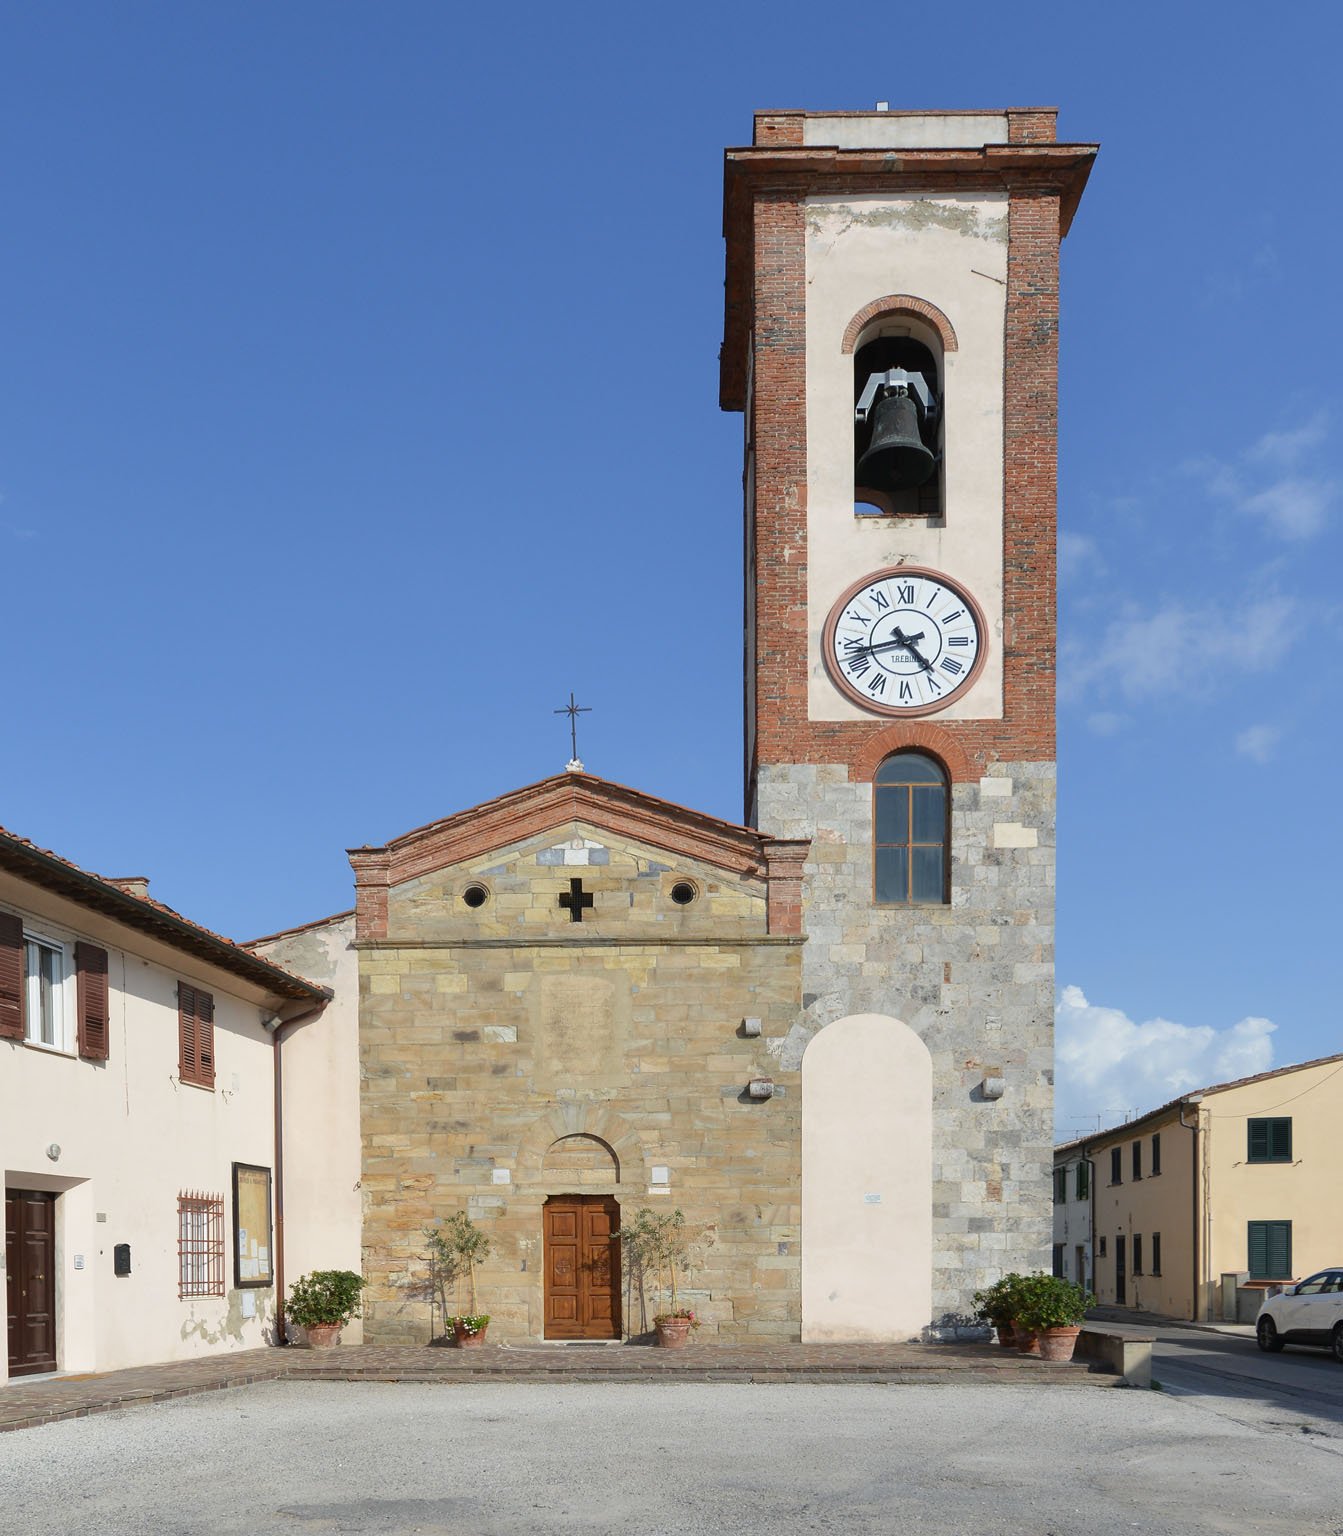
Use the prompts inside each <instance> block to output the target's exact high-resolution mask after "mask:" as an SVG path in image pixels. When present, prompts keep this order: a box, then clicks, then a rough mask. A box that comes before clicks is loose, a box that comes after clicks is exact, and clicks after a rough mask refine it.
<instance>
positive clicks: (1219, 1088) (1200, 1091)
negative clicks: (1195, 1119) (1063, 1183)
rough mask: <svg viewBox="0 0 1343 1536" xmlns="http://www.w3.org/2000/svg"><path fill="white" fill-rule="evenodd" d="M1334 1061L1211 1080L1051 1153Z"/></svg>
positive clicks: (1302, 1063) (1301, 1063)
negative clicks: (1199, 1101)
mask: <svg viewBox="0 0 1343 1536" xmlns="http://www.w3.org/2000/svg"><path fill="white" fill-rule="evenodd" d="M1336 1061H1337V1062H1343V1052H1340V1053H1339V1054H1338V1055H1335V1056H1316V1057H1315V1058H1314V1059H1313V1060H1312V1061H1297V1062H1293V1063H1292V1064H1291V1065H1290V1066H1286V1067H1274V1068H1273V1069H1272V1070H1271V1071H1268V1072H1254V1073H1252V1074H1251V1075H1250V1076H1249V1077H1233V1078H1232V1079H1231V1080H1230V1082H1226V1083H1213V1084H1212V1085H1211V1086H1210V1087H1208V1088H1191V1089H1190V1090H1189V1091H1188V1092H1187V1093H1181V1094H1177V1095H1176V1097H1175V1098H1173V1099H1169V1100H1167V1102H1166V1103H1165V1104H1158V1105H1157V1107H1156V1108H1155V1109H1149V1110H1148V1111H1147V1113H1146V1114H1143V1115H1135V1116H1134V1118H1133V1119H1132V1120H1125V1121H1124V1122H1123V1123H1122V1124H1121V1125H1114V1126H1111V1127H1110V1128H1109V1130H1105V1131H1095V1132H1093V1133H1092V1134H1091V1135H1090V1136H1077V1137H1075V1138H1074V1139H1073V1140H1072V1141H1061V1142H1058V1143H1056V1144H1055V1147H1054V1155H1055V1156H1056V1157H1057V1156H1058V1154H1059V1153H1060V1152H1067V1151H1071V1150H1072V1148H1074V1147H1081V1146H1084V1145H1089V1144H1091V1143H1093V1142H1097V1141H1108V1140H1109V1139H1110V1137H1112V1136H1123V1135H1125V1134H1126V1133H1127V1132H1128V1131H1130V1130H1132V1129H1133V1127H1134V1126H1135V1125H1142V1124H1143V1123H1144V1122H1145V1121H1148V1120H1155V1119H1156V1118H1157V1117H1158V1116H1160V1115H1168V1114H1169V1113H1170V1112H1171V1110H1173V1109H1176V1108H1178V1107H1179V1106H1180V1105H1181V1104H1188V1103H1190V1102H1191V1101H1192V1100H1195V1099H1203V1098H1206V1097H1207V1096H1208V1095H1209V1094H1210V1093H1225V1092H1226V1091H1227V1089H1228V1088H1245V1087H1248V1086H1249V1084H1251V1083H1266V1082H1268V1080H1269V1079H1270V1078H1273V1077H1286V1076H1287V1075H1288V1074H1289V1073H1292V1072H1304V1071H1306V1069H1307V1068H1309V1067H1327V1066H1329V1065H1330V1064H1331V1063H1332V1062H1336Z"/></svg>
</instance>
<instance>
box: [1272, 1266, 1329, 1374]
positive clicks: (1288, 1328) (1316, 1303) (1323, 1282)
mask: <svg viewBox="0 0 1343 1536" xmlns="http://www.w3.org/2000/svg"><path fill="white" fill-rule="evenodd" d="M1254 1332H1255V1337H1256V1338H1257V1339H1258V1340H1259V1348H1260V1349H1264V1350H1274V1351H1276V1350H1279V1349H1281V1348H1282V1346H1283V1345H1284V1344H1314V1345H1316V1346H1317V1347H1319V1348H1322V1349H1331V1350H1333V1352H1334V1359H1335V1360H1337V1361H1339V1362H1340V1363H1343V1269H1322V1270H1321V1271H1320V1272H1319V1274H1317V1275H1311V1277H1310V1278H1309V1279H1308V1280H1303V1281H1302V1282H1301V1284H1300V1285H1294V1286H1293V1287H1292V1288H1291V1290H1290V1291H1284V1292H1283V1293H1282V1295H1281V1296H1270V1297H1269V1299H1268V1300H1267V1301H1266V1302H1265V1303H1264V1304H1263V1306H1262V1307H1260V1309H1259V1316H1258V1317H1257V1318H1256V1319H1255V1322H1254Z"/></svg>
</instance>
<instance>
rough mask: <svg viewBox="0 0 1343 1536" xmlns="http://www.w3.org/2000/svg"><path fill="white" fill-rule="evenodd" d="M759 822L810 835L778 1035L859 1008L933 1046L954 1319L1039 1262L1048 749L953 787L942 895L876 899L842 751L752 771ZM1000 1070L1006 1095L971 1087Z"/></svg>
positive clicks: (936, 1184)
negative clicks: (787, 1023) (940, 900)
mask: <svg viewBox="0 0 1343 1536" xmlns="http://www.w3.org/2000/svg"><path fill="white" fill-rule="evenodd" d="M758 782H759V791H758V792H759V811H758V814H759V825H760V829H761V830H762V831H764V832H768V833H771V834H773V835H774V836H776V837H785V838H810V839H811V857H810V859H809V861H808V863H807V866H806V872H805V883H804V888H803V910H804V918H803V927H804V932H805V934H806V943H805V946H804V949H803V957H802V991H803V1009H802V1012H801V1015H800V1016H799V1018H798V1020H797V1022H796V1024H795V1025H794V1026H793V1028H792V1029H791V1030H790V1032H789V1033H788V1035H787V1036H786V1037H785V1038H784V1039H781V1040H777V1041H774V1042H771V1049H773V1050H774V1052H775V1054H776V1055H777V1056H778V1057H779V1060H780V1065H781V1066H782V1067H783V1068H784V1069H786V1070H789V1071H796V1070H797V1069H798V1067H799V1066H800V1064H801V1060H802V1053H803V1051H804V1050H805V1049H806V1046H807V1042H808V1041H809V1040H810V1039H811V1037H812V1036H813V1035H814V1034H815V1033H816V1032H817V1031H818V1030H820V1029H822V1028H824V1026H825V1025H827V1024H829V1023H832V1022H833V1021H834V1020H836V1019H839V1018H844V1017H847V1016H848V1015H850V1014H855V1013H882V1014H887V1015H889V1016H891V1017H894V1018H897V1019H900V1020H901V1021H902V1022H904V1023H905V1024H908V1025H909V1026H910V1027H911V1028H912V1029H914V1030H915V1031H916V1032H917V1033H918V1035H919V1036H920V1037H921V1038H922V1040H923V1042H924V1044H925V1045H926V1046H927V1047H928V1050H929V1052H930V1053H931V1055H932V1060H933V1187H932V1190H931V1192H930V1199H931V1201H932V1212H933V1320H932V1321H933V1325H934V1327H935V1328H941V1329H948V1328H954V1327H955V1323H956V1320H957V1319H959V1318H963V1317H964V1315H965V1314H966V1313H968V1312H970V1311H972V1309H973V1303H972V1300H971V1297H972V1295H973V1293H974V1291H975V1290H977V1289H978V1288H980V1287H981V1286H983V1285H985V1284H987V1283H989V1282H991V1281H992V1280H994V1279H996V1278H997V1277H998V1276H999V1275H1000V1274H1001V1273H1003V1272H1004V1271H1006V1270H1011V1269H1017V1270H1031V1269H1047V1268H1048V1267H1049V1259H1050V1242H1051V1236H1052V1231H1051V1198H1050V1189H1051V1184H1050V1180H1051V1170H1052V1167H1053V1149H1052V1141H1053V1138H1052V1110H1053V1096H1054V1072H1053V1066H1054V1052H1053V1011H1054V846H1055V837H1054V824H1055V794H1054V788H1055V775H1054V764H1053V763H999V764H995V765H994V767H993V771H992V773H991V774H990V775H987V776H986V777H984V778H982V779H980V780H979V781H978V782H977V783H969V784H957V785H955V786H954V787H953V793H952V811H951V901H950V904H949V905H945V906H942V905H935V906H934V905H929V906H912V907H886V906H877V905H876V904H875V902H874V900H873V889H872V866H873V848H872V835H873V834H872V793H873V792H872V786H871V785H870V784H854V783H850V782H849V778H848V770H847V768H845V767H844V766H843V765H842V764H835V765H832V764H820V765H813V764H785V765H780V766H775V767H766V768H762V769H761V770H760V773H759V781H758ZM988 1077H1001V1078H1003V1079H1005V1084H1006V1086H1005V1091H1004V1092H1003V1094H1002V1097H1001V1098H996V1099H994V1098H987V1097H985V1095H984V1093H983V1091H982V1085H983V1083H984V1080H985V1079H986V1078H988Z"/></svg>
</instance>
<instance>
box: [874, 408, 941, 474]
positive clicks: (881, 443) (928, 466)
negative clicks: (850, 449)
mask: <svg viewBox="0 0 1343 1536" xmlns="http://www.w3.org/2000/svg"><path fill="white" fill-rule="evenodd" d="M871 419H872V440H871V441H870V442H869V443H868V445H867V451H866V453H864V454H863V456H862V458H861V459H859V460H858V484H859V485H861V486H866V487H867V489H869V490H873V491H905V490H910V489H912V488H913V487H914V486H916V485H922V484H923V482H924V481H925V480H926V479H927V478H928V477H929V475H931V474H932V472H933V469H934V466H935V465H936V463H937V460H936V459H935V458H934V456H933V454H932V452H931V451H930V450H929V448H928V447H927V445H926V444H925V443H924V441H923V439H922V438H921V437H920V436H919V408H918V406H917V405H916V404H915V403H914V401H913V400H912V399H911V398H910V396H909V395H906V394H895V395H887V396H885V398H884V399H881V400H878V401H877V403H876V405H875V406H873V408H872V418H871Z"/></svg>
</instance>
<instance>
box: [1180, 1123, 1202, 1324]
mask: <svg viewBox="0 0 1343 1536" xmlns="http://www.w3.org/2000/svg"><path fill="white" fill-rule="evenodd" d="M1202 1102H1203V1095H1202V1094H1201V1093H1195V1094H1191V1095H1190V1096H1189V1098H1187V1099H1181V1101H1180V1107H1179V1108H1180V1124H1181V1125H1182V1126H1184V1128H1185V1130H1187V1131H1191V1132H1192V1133H1193V1137H1194V1141H1193V1145H1192V1147H1191V1149H1190V1163H1191V1167H1192V1169H1193V1172H1192V1175H1191V1177H1190V1181H1189V1185H1190V1188H1189V1193H1190V1197H1191V1201H1192V1205H1191V1210H1190V1229H1191V1230H1190V1235H1191V1237H1192V1239H1193V1242H1192V1249H1193V1278H1194V1288H1193V1291H1192V1293H1191V1294H1190V1298H1189V1300H1190V1310H1191V1311H1192V1313H1193V1317H1192V1318H1191V1319H1190V1321H1191V1322H1195V1323H1196V1322H1198V1321H1199V1316H1198V1312H1199V1287H1200V1283H1201V1281H1200V1277H1201V1274H1202V1251H1201V1250H1202V1246H1203V1245H1202V1243H1201V1242H1200V1241H1199V1238H1200V1233H1199V1209H1198V1187H1199V1183H1200V1182H1201V1178H1202V1170H1201V1168H1200V1166H1199V1158H1200V1156H1201V1154H1202V1143H1201V1139H1200V1137H1199V1129H1198V1106H1199V1105H1200V1104H1201V1103H1202ZM1186 1104H1188V1105H1190V1106H1192V1108H1193V1111H1194V1123H1193V1125H1190V1124H1189V1122H1188V1121H1187V1120H1186V1119H1185V1117H1184V1109H1185V1105H1186Z"/></svg>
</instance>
